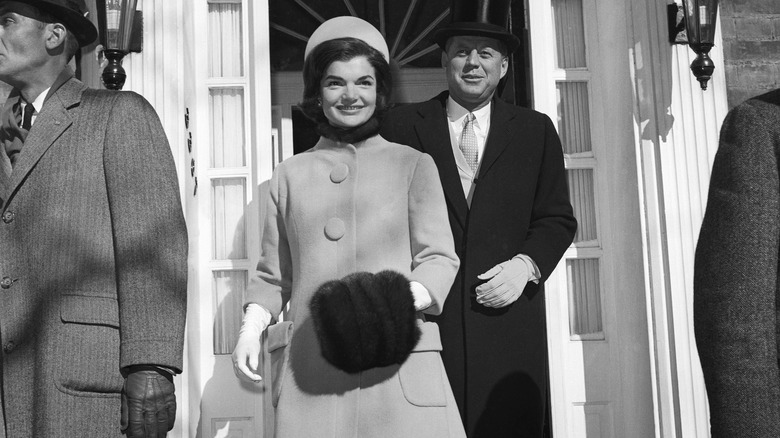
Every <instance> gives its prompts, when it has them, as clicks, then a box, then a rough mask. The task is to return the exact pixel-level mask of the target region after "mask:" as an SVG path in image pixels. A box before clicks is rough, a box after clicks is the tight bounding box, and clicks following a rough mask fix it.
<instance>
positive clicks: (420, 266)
mask: <svg viewBox="0 0 780 438" xmlns="http://www.w3.org/2000/svg"><path fill="white" fill-rule="evenodd" d="M446 223H447V210H446V206H445V203H444V194H443V192H442V188H441V184H440V183H439V179H438V175H437V172H436V166H435V164H434V163H433V160H432V159H431V157H429V156H428V155H425V154H422V153H420V152H417V151H415V150H413V149H411V148H408V147H406V146H402V145H398V144H393V143H389V142H387V141H386V140H384V139H383V138H381V137H379V136H375V137H372V138H369V139H367V140H365V141H364V142H360V143H358V144H357V145H351V144H344V143H336V142H333V141H331V140H327V139H324V138H323V139H320V141H319V142H318V143H317V145H316V146H315V147H314V148H313V149H311V150H310V151H307V152H305V153H303V154H300V155H296V156H294V157H292V158H290V159H288V160H286V161H285V162H283V163H282V164H281V165H279V167H277V169H276V170H275V172H274V175H273V178H272V179H271V184H270V197H269V203H268V213H267V216H266V222H265V228H264V235H263V256H262V259H261V261H260V263H259V264H258V276H257V278H255V279H253V281H252V282H251V284H250V287H249V290H248V293H247V295H248V297H247V301H248V302H257V303H258V304H260V305H261V306H263V307H265V308H266V309H269V310H270V311H271V313H272V314H274V315H278V314H279V313H280V312H281V310H282V309H283V306H284V305H285V304H286V303H287V302H288V301H289V303H290V311H289V313H288V314H287V319H289V320H291V321H293V325H294V331H293V336H292V341H291V343H290V345H289V346H288V347H287V350H286V357H285V363H284V367H283V368H282V369H283V371H282V376H281V379H282V380H281V382H280V383H281V384H280V385H276V386H277V387H278V388H275V389H277V391H275V393H274V402H275V404H276V403H277V402H278V404H277V412H276V414H277V417H276V435H277V436H278V437H285V438H287V437H305V438H309V437H314V436H316V437H321V438H326V437H334V438H335V437H337V438H345V437H372V438H381V437H393V438H395V437H430V438H435V437H456V436H464V435H465V434H464V431H463V426H462V424H461V422H460V417H459V414H458V411H457V407H456V405H455V401H454V398H453V395H452V392H451V390H450V388H449V384H448V382H447V377H446V374H445V371H444V368H443V365H442V362H441V357H440V350H441V342H440V339H439V333H438V328H437V327H436V326H435V325H434V324H433V323H424V322H422V316H421V319H420V325H421V326H422V332H423V335H422V338H421V340H420V342H419V343H418V346H417V348H416V351H415V352H413V353H412V354H411V356H410V357H409V359H408V360H407V361H406V362H405V363H404V364H403V365H401V366H400V367H399V366H398V365H395V366H389V367H383V368H374V369H371V370H369V371H365V372H362V373H357V374H347V373H344V372H342V371H340V370H338V369H336V368H334V367H333V366H331V365H330V364H328V363H327V362H326V361H325V359H323V357H322V356H321V353H320V347H319V344H318V342H317V339H316V334H315V332H314V328H313V325H312V321H311V318H310V313H309V301H310V298H311V296H312V294H313V293H314V291H315V290H316V289H317V287H318V286H320V285H321V284H322V283H324V282H326V281H329V280H333V279H338V278H341V277H343V276H345V275H347V274H351V273H353V272H357V271H368V272H378V271H381V270H384V269H393V270H395V271H398V272H401V273H402V274H404V275H406V276H407V277H408V278H409V279H410V280H413V281H418V282H420V283H422V284H423V285H424V286H425V287H426V288H427V289H428V290H429V291H430V294H431V296H432V298H433V301H434V304H433V306H432V307H431V308H430V309H429V311H430V312H431V313H440V312H441V306H442V304H443V303H444V300H445V298H446V296H447V293H448V291H449V288H450V285H451V284H452V281H453V279H454V276H455V273H456V272H457V269H458V259H457V256H456V255H455V249H454V245H453V240H452V234H451V232H450V230H449V228H448V227H447V226H446ZM279 388H280V390H279Z"/></svg>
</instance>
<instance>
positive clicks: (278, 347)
mask: <svg viewBox="0 0 780 438" xmlns="http://www.w3.org/2000/svg"><path fill="white" fill-rule="evenodd" d="M292 333H293V323H292V321H282V322H278V323H276V324H273V325H271V326H269V327H268V330H266V333H265V336H264V337H263V343H264V346H263V352H264V355H265V356H266V360H265V363H267V364H270V367H269V368H268V370H269V373H268V375H267V376H265V377H266V380H270V382H271V396H272V400H273V405H274V407H276V405H277V404H279V395H280V394H281V393H282V380H283V379H284V375H285V369H286V367H287V358H288V356H289V355H290V353H289V351H288V350H289V349H288V348H287V346H288V345H289V344H290V340H291V339H292Z"/></svg>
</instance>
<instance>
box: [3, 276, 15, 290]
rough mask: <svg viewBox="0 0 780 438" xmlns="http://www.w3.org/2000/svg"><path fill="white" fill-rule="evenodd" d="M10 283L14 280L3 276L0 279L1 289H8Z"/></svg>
mask: <svg viewBox="0 0 780 438" xmlns="http://www.w3.org/2000/svg"><path fill="white" fill-rule="evenodd" d="M12 284H14V281H13V280H12V279H11V277H8V276H5V277H3V279H2V280H0V287H2V288H3V289H9V288H10V287H11V285H12Z"/></svg>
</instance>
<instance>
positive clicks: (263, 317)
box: [233, 303, 271, 383]
mask: <svg viewBox="0 0 780 438" xmlns="http://www.w3.org/2000/svg"><path fill="white" fill-rule="evenodd" d="M270 323H271V313H270V312H269V311H268V310H266V309H265V308H263V307H262V306H260V305H259V304H256V303H250V304H248V305H247V306H246V311H245V312H244V321H243V322H242V323H241V330H239V331H238V342H236V348H235V349H234V350H233V372H235V373H236V377H238V378H239V379H241V380H245V381H249V382H254V383H258V382H260V381H261V380H263V378H262V377H260V375H259V374H257V367H258V366H259V365H260V335H262V334H263V331H264V330H265V329H266V327H268V324H270Z"/></svg>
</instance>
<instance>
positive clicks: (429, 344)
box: [398, 322, 449, 407]
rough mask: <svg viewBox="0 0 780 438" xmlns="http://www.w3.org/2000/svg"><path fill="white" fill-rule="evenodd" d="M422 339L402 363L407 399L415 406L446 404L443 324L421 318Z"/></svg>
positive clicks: (404, 389)
mask: <svg viewBox="0 0 780 438" xmlns="http://www.w3.org/2000/svg"><path fill="white" fill-rule="evenodd" d="M418 324H419V327H420V332H421V336H420V341H419V342H418V343H417V345H416V346H415V347H414V349H413V350H412V353H411V354H410V355H409V358H408V359H406V361H405V362H404V363H403V364H402V365H401V369H400V370H399V371H398V376H399V378H400V380H401V389H402V390H403V393H404V397H406V401H408V402H409V403H411V404H413V405H415V406H439V407H441V406H446V405H447V398H446V393H445V386H444V385H449V382H447V381H445V373H444V365H443V364H442V361H441V338H440V337H439V326H438V325H436V324H435V323H432V322H418Z"/></svg>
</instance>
